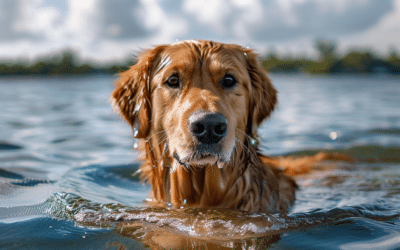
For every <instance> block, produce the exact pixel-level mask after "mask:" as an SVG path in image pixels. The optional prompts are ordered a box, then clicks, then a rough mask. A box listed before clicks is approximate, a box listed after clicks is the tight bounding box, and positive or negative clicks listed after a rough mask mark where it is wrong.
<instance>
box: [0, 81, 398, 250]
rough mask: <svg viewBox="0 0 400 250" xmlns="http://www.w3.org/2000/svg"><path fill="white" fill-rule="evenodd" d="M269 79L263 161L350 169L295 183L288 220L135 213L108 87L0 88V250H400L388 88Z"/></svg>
mask: <svg viewBox="0 0 400 250" xmlns="http://www.w3.org/2000/svg"><path fill="white" fill-rule="evenodd" d="M271 78H272V80H273V83H274V85H275V86H276V87H277V89H278V91H279V105H278V109H277V110H276V112H275V113H274V114H273V115H272V117H271V118H270V119H269V120H268V121H267V122H266V123H264V124H263V126H262V127H261V128H260V134H261V136H262V139H263V143H262V147H261V148H262V150H263V152H264V153H265V154H269V155H282V154H299V153H303V152H305V150H310V149H315V150H317V151H319V150H334V151H340V152H343V153H346V154H349V155H351V156H352V157H353V158H355V160H356V161H355V162H354V163H326V166H328V165H329V164H331V165H332V164H334V167H333V168H329V170H321V171H317V172H314V173H313V174H312V175H307V176H300V177H297V181H298V183H299V184H300V187H301V189H300V191H299V192H298V194H297V200H296V203H295V206H294V207H293V209H292V211H291V212H290V213H289V214H286V215H283V214H275V215H265V214H249V213H243V212H239V211H230V210H221V209H219V210H218V209H185V208H182V209H168V208H149V207H145V205H144V202H143V201H144V200H145V199H146V197H147V194H148V191H149V187H148V186H145V185H143V184H141V183H139V180H138V179H137V177H135V176H132V173H133V172H134V170H135V169H137V168H138V166H139V165H138V163H137V162H135V157H136V152H134V151H133V150H132V145H133V143H134V141H133V139H132V137H131V129H130V127H129V126H128V125H127V124H126V123H125V122H123V121H122V120H121V119H120V118H119V117H118V116H117V115H116V114H115V113H114V112H113V111H112V109H111V106H110V104H109V103H108V97H109V94H110V93H111V91H112V89H113V86H112V82H113V81H114V80H115V77H113V76H96V77H62V78H54V77H26V78H24V77H12V78H11V77H10V78H8V77H7V78H0V249H140V248H147V247H149V248H170V247H177V246H180V247H181V248H198V249H232V248H241V249H248V248H250V249H266V248H268V247H269V248H270V249H400V219H399V215H400V168H399V167H400V98H399V97H400V78H399V77H394V76H386V75H365V76H352V75H346V76H343V75H342V76H305V75H272V76H271ZM329 166H330V165H329ZM323 167H324V166H321V169H323Z"/></svg>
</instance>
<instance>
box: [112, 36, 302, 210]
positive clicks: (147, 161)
mask: <svg viewBox="0 0 400 250" xmlns="http://www.w3.org/2000/svg"><path fill="white" fill-rule="evenodd" d="M228 73H229V74H231V75H234V77H235V78H236V80H237V84H236V85H235V86H234V87H233V88H230V89H227V88H223V87H221V84H220V82H221V79H222V78H224V76H226V74H228ZM172 75H178V76H179V88H171V87H170V86H168V85H167V84H166V82H167V81H168V79H169V78H170V77H171V76H172ZM115 84H116V88H115V90H114V91H113V93H112V95H111V101H112V103H113V105H114V107H115V108H116V109H117V111H118V112H119V113H120V114H121V115H122V116H123V117H124V118H125V119H126V120H127V121H128V122H129V124H130V125H131V126H132V128H133V131H134V132H133V133H134V137H135V138H137V139H140V142H139V150H140V152H141V153H142V158H141V160H142V161H143V163H142V165H141V168H140V170H139V171H140V175H141V178H142V179H144V180H146V181H147V182H148V183H150V184H151V186H152V194H151V196H152V198H153V199H154V200H155V201H157V202H161V203H172V204H173V205H176V206H181V205H187V206H196V207H222V208H233V209H241V210H245V211H250V212H284V211H288V209H289V208H290V206H291V205H292V204H293V202H294V200H295V191H296V189H297V185H296V183H295V182H294V180H293V179H292V178H291V177H288V176H286V175H285V174H284V173H283V172H282V171H281V170H279V169H278V167H279V162H278V161H277V160H276V159H272V158H268V157H266V156H263V155H262V154H261V153H260V152H259V151H258V149H257V144H256V143H254V141H256V140H257V138H258V135H257V128H258V126H259V125H260V124H261V123H262V122H263V121H264V120H265V119H266V118H267V117H269V115H270V114H271V112H272V111H273V110H274V107H275V104H276V102H277V97H276V95H277V91H276V90H275V88H274V86H273V85H272V84H271V82H270V80H269V78H268V76H267V74H266V72H265V71H264V69H263V67H262V66H261V64H260V62H259V61H258V58H257V56H256V54H255V53H253V51H252V50H249V49H246V48H243V47H241V46H238V45H232V44H221V43H216V42H212V41H202V40H195V41H184V42H179V43H176V44H172V45H160V46H156V47H154V48H153V49H149V50H146V51H144V52H143V53H142V54H141V55H140V57H139V58H138V61H137V63H136V64H135V65H134V66H132V67H131V68H130V69H129V70H127V71H125V72H123V73H121V74H120V78H119V79H118V81H117V82H116V83H115ZM196 111H207V112H211V113H216V112H218V113H221V114H222V115H223V116H224V117H225V118H226V120H227V122H228V128H227V135H226V138H224V139H223V140H222V141H221V142H220V143H219V144H220V147H221V150H220V152H218V154H216V155H212V156H204V158H201V157H200V156H197V154H196V143H194V139H193V135H192V134H191V133H190V131H189V128H188V125H187V124H188V122H187V121H188V119H189V117H190V116H191V114H193V113H194V112H196ZM174 154H176V155H179V158H177V157H174ZM219 164H220V165H219ZM289 173H290V171H289Z"/></svg>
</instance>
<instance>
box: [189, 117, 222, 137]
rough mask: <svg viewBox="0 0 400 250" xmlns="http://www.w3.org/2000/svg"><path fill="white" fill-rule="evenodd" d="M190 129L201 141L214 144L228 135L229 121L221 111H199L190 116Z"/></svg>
mask: <svg viewBox="0 0 400 250" xmlns="http://www.w3.org/2000/svg"><path fill="white" fill-rule="evenodd" d="M189 129H190V131H191V132H192V134H193V135H194V136H195V137H196V138H197V140H198V141H199V142H201V143H204V144H214V143H218V142H219V141H221V140H222V138H224V137H225V136H226V134H227V131H228V122H227V120H226V118H225V117H224V116H223V115H222V114H220V113H209V112H201V111H199V112H195V113H194V114H192V115H191V116H190V117H189Z"/></svg>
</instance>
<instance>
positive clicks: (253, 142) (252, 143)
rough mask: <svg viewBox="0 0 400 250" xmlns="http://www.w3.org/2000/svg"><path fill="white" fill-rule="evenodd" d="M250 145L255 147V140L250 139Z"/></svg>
mask: <svg viewBox="0 0 400 250" xmlns="http://www.w3.org/2000/svg"><path fill="white" fill-rule="evenodd" d="M250 143H251V145H253V146H255V145H256V144H257V140H256V139H254V138H252V137H250Z"/></svg>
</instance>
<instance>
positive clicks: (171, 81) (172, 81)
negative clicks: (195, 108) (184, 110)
mask: <svg viewBox="0 0 400 250" xmlns="http://www.w3.org/2000/svg"><path fill="white" fill-rule="evenodd" d="M165 84H167V86H168V87H170V88H174V89H175V88H179V77H178V76H177V75H173V76H171V77H170V78H168V80H167V81H166V82H165Z"/></svg>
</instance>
